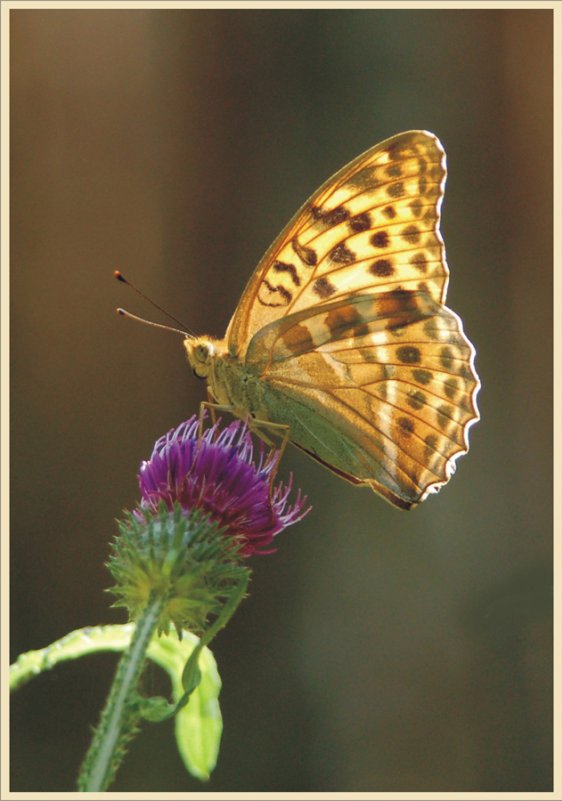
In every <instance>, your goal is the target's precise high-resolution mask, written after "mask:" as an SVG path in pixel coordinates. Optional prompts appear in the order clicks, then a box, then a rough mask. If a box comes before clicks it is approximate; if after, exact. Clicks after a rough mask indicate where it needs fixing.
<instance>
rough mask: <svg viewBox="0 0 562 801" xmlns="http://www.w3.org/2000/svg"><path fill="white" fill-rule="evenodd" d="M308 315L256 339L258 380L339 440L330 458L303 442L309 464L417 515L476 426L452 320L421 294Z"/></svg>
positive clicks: (349, 303) (320, 444) (469, 360)
mask: <svg viewBox="0 0 562 801" xmlns="http://www.w3.org/2000/svg"><path fill="white" fill-rule="evenodd" d="M306 314H307V313H306V312H305V313H304V314H303V313H300V314H299V313H296V314H294V315H290V316H289V317H288V318H285V320H284V321H283V322H276V323H273V324H272V325H270V326H268V327H267V328H266V329H264V330H263V331H262V332H260V334H258V335H256V337H255V338H254V340H253V341H252V344H251V350H250V351H249V355H251V356H252V357H253V358H255V359H256V361H255V365H256V368H257V369H259V370H260V371H261V378H262V380H263V381H265V382H266V384H267V387H268V388H269V389H270V390H273V391H275V392H277V393H281V394H282V395H283V397H284V398H286V399H287V403H291V401H293V402H294V403H296V404H298V405H299V407H300V408H303V407H304V408H307V409H309V410H310V420H311V421H315V420H316V421H317V420H318V418H323V419H324V420H326V421H327V422H328V423H329V425H330V426H333V427H334V428H335V429H336V430H337V431H338V435H339V438H338V448H337V449H336V450H335V451H333V452H332V453H329V452H327V450H326V443H325V441H323V440H322V439H318V441H317V442H314V441H312V444H311V439H310V437H309V436H308V437H307V438H306V446H305V449H306V450H307V451H308V452H309V453H310V454H311V455H312V456H314V457H316V458H318V459H319V460H320V461H322V462H323V463H324V464H326V466H328V467H330V468H331V469H333V470H335V471H336V472H338V473H339V474H340V475H343V476H345V477H347V478H348V479H350V480H351V481H353V482H354V483H359V484H366V485H368V486H371V487H372V488H373V489H374V490H376V491H377V492H379V493H380V494H382V495H383V496H384V497H385V498H387V499H388V500H390V501H391V502H392V503H393V504H395V505H396V506H398V507H401V508H405V509H409V508H411V507H412V506H415V505H416V504H417V503H419V502H420V501H422V500H424V498H425V497H427V495H428V494H429V493H430V492H435V491H437V490H438V489H439V488H440V487H441V486H442V485H443V484H445V483H446V482H447V481H448V480H449V478H450V477H451V475H452V474H453V472H454V468H455V461H456V459H457V458H458V457H459V456H460V455H462V454H463V453H466V452H467V450H468V429H469V427H470V426H471V425H472V424H473V423H474V422H475V421H476V420H477V419H478V411H477V407H476V393H477V391H478V387H479V382H478V378H477V376H476V373H475V371H474V349H473V347H472V345H471V344H470V342H469V341H468V340H467V339H466V337H465V336H464V334H463V330H462V323H461V321H460V319H459V318H458V317H457V315H455V314H454V313H453V312H451V311H450V310H449V309H447V308H446V307H444V306H441V305H439V304H437V303H436V302H435V301H434V300H433V299H432V298H431V297H430V296H429V295H427V294H426V293H424V292H420V291H417V292H407V291H401V292H398V291H396V290H395V291H393V292H389V293H381V294H379V295H375V296H358V297H356V298H352V299H349V300H346V301H343V302H340V303H339V304H338V303H333V304H328V305H326V306H325V307H323V308H322V307H321V308H319V309H317V310H316V311H315V312H314V313H308V316H305V315H306ZM307 417H308V415H307ZM309 428H310V426H309ZM312 428H314V425H313V426H312ZM295 435H296V437H297V439H296V440H295V444H297V445H299V444H301V445H302V443H300V442H299V441H298V432H297V430H296V429H295V431H294V432H293V437H294V436H295Z"/></svg>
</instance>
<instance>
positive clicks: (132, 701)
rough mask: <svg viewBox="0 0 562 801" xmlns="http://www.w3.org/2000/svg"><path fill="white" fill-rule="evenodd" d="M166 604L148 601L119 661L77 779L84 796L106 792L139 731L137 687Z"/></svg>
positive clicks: (163, 599)
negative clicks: (127, 747) (87, 793)
mask: <svg viewBox="0 0 562 801" xmlns="http://www.w3.org/2000/svg"><path fill="white" fill-rule="evenodd" d="M166 600H167V599H166V597H165V596H164V597H162V596H159V597H154V596H153V597H151V598H150V600H149V601H148V603H147V605H146V608H145V610H144V613H143V614H142V615H141V616H140V617H139V619H138V621H137V624H136V627H135V632H134V634H133V638H132V640H131V644H130V646H129V648H128V649H127V650H126V651H125V653H124V654H123V656H122V657H121V659H120V660H119V664H118V665H117V670H116V672H115V678H114V680H113V684H112V687H111V690H110V692H109V696H108V698H107V701H106V704H105V707H104V709H103V711H102V713H101V717H100V722H99V724H98V727H97V729H96V731H95V734H94V738H93V740H92V743H91V745H90V748H89V749H88V753H87V754H86V757H85V759H84V762H83V764H82V768H81V771H80V775H79V777H78V789H79V790H81V791H83V792H96V791H98V792H99V791H100V790H105V789H107V787H108V785H109V784H110V782H111V781H112V779H113V777H114V776H115V773H116V771H117V768H118V767H119V765H120V763H121V761H122V760H123V757H124V756H125V752H126V746H127V744H128V742H129V741H130V740H131V739H132V738H133V737H134V736H135V734H136V733H137V731H138V722H139V713H138V704H137V700H136V688H137V683H138V680H139V678H140V675H141V672H142V669H143V666H144V662H145V656H146V649H147V648H148V645H149V643H150V641H151V639H152V635H153V634H154V631H155V629H156V626H157V623H158V619H159V617H160V613H161V611H162V608H163V606H164V604H165V603H166Z"/></svg>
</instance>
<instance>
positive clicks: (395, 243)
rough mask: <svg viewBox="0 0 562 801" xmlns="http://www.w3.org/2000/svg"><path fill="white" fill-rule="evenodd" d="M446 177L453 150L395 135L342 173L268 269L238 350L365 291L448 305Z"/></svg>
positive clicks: (238, 317) (233, 328)
mask: <svg viewBox="0 0 562 801" xmlns="http://www.w3.org/2000/svg"><path fill="white" fill-rule="evenodd" d="M445 175H446V168H445V153H444V151H443V148H442V147H441V145H440V143H439V140H438V139H437V138H436V137H435V136H433V134H429V133H426V132H424V131H411V132H408V133H404V134H399V135H397V136H395V137H392V138H391V139H388V140H386V141H385V142H383V143H381V144H379V145H377V146H375V147H374V148H371V149H370V150H368V151H367V152H366V153H364V154H363V155H361V156H359V157H358V158H357V159H355V160H354V161H352V162H351V163H350V164H348V165H347V166H346V167H344V168H343V169H342V170H340V171H339V172H338V173H337V174H336V175H335V176H333V177H332V178H331V179H330V180H329V181H327V182H326V184H324V186H322V187H321V188H320V189H319V190H318V191H317V192H316V193H315V194H314V195H313V196H312V197H311V198H310V200H309V201H307V203H305V205H304V206H303V207H302V208H301V209H300V211H299V212H298V213H297V214H296V215H295V217H294V218H293V220H291V222H290V223H289V224H288V225H287V227H286V228H285V230H284V231H283V232H282V233H281V234H280V236H279V237H278V238H277V240H276V241H275V242H274V243H273V245H272V246H271V248H270V249H269V250H268V252H267V253H266V255H265V256H264V258H263V259H262V261H261V262H260V264H259V265H258V267H257V269H256V271H255V273H254V275H253V277H252V279H251V280H250V282H249V284H248V286H247V288H246V290H245V292H244V295H243V297H242V300H241V302H240V304H239V306H238V309H237V310H236V313H235V315H234V317H233V319H232V322H231V324H230V326H229V330H228V332H227V341H228V344H229V349H230V352H231V353H232V354H233V355H234V354H238V355H240V356H242V355H244V353H245V351H246V348H247V346H248V344H249V342H250V340H251V338H252V336H253V335H254V334H255V333H256V332H257V331H259V330H260V329H262V328H263V327H264V326H265V325H267V324H268V323H271V322H273V321H274V320H277V319H280V318H282V317H285V316H287V315H288V314H292V313H293V312H297V311H302V310H304V309H307V308H312V307H315V306H317V305H318V304H319V303H323V302H326V301H334V300H338V299H340V298H342V297H346V296H348V295H351V294H355V293H357V292H362V293H370V294H372V293H376V292H388V291H390V290H392V289H400V288H401V289H408V290H414V289H417V288H421V289H423V290H424V291H425V292H427V293H428V294H429V295H431V297H432V298H433V299H434V300H436V301H437V302H440V303H443V302H444V300H445V291H446V282H447V276H448V270H447V265H446V262H445V252H444V247H443V241H442V238H441V235H440V233H439V217H440V205H441V200H442V197H443V191H444V181H445Z"/></svg>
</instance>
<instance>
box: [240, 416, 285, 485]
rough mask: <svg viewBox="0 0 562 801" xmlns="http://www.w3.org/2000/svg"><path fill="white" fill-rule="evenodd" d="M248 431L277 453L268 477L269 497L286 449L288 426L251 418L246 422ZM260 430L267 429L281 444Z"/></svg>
mask: <svg viewBox="0 0 562 801" xmlns="http://www.w3.org/2000/svg"><path fill="white" fill-rule="evenodd" d="M248 424H249V426H250V429H251V430H252V431H253V433H254V434H255V435H256V436H257V437H259V438H260V439H261V440H262V441H263V442H265V444H266V445H268V446H269V447H270V448H275V450H276V451H277V458H276V464H275V468H274V469H273V470H272V471H271V473H270V476H269V493H270V497H271V492H272V490H273V482H274V480H275V476H276V475H277V471H278V469H279V465H280V463H281V459H282V457H283V454H284V453H285V448H286V447H287V443H288V442H289V433H290V430H291V429H290V426H288V425H287V424H286V423H272V422H270V421H269V420H256V419H255V418H251V419H250V420H249V421H248ZM260 428H261V429H268V431H269V432H270V433H271V434H273V435H274V436H277V437H280V438H281V442H280V443H279V444H277V443H276V442H275V441H274V440H273V439H272V438H271V437H270V436H267V434H266V433H265V432H264V431H260Z"/></svg>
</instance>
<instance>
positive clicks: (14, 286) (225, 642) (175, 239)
mask: <svg viewBox="0 0 562 801" xmlns="http://www.w3.org/2000/svg"><path fill="white" fill-rule="evenodd" d="M10 22H11V151H12V161H11V191H12V196H11V197H12V205H11V226H12V228H11V236H12V239H11V291H12V296H11V297H12V299H11V325H12V329H11V359H12V363H11V388H12V407H11V420H12V439H11V454H12V478H11V481H12V485H11V487H12V538H11V558H12V573H11V575H12V583H11V588H12V606H11V611H12V628H11V639H12V647H13V653H12V658H15V657H16V656H17V654H18V653H19V652H21V651H24V650H27V649H31V648H38V647H40V646H44V645H46V644H47V643H49V642H51V641H52V640H54V639H56V638H58V637H61V636H62V635H64V634H65V633H66V632H68V631H69V630H71V629H74V628H76V627H80V626H85V625H90V624H98V623H104V622H106V623H107V622H121V621H123V619H124V618H123V613H122V612H120V611H117V610H113V609H110V608H109V605H110V603H111V598H110V596H109V595H108V594H107V593H105V592H104V589H105V588H107V587H108V586H109V585H110V584H111V579H110V577H109V574H108V572H107V570H106V569H105V568H104V561H105V560H106V558H107V556H108V543H109V541H110V540H111V538H112V537H113V535H114V533H115V530H116V528H115V523H114V518H115V517H117V516H119V515H120V512H121V510H122V509H123V508H124V507H130V506H132V505H133V504H134V503H135V500H136V498H137V482H136V471H137V467H138V464H139V462H140V460H141V459H143V458H145V457H147V456H148V455H149V454H150V451H151V448H152V445H153V443H154V441H155V439H156V438H157V437H158V436H160V435H161V434H163V433H164V432H166V431H167V430H168V429H169V428H171V427H172V426H174V425H176V424H178V423H179V422H180V421H181V420H183V419H185V418H187V417H189V416H190V415H191V414H192V413H193V412H195V411H196V410H197V409H198V405H199V402H200V400H201V399H203V398H204V386H203V384H202V383H201V382H198V381H197V380H196V379H194V377H193V376H192V374H191V371H190V370H189V369H188V368H187V366H186V363H185V359H184V355H183V348H182V346H181V340H179V339H176V338H174V336H173V335H171V334H167V333H165V332H159V331H156V330H154V329H152V330H151V329H149V328H145V327H142V326H139V325H136V324H134V323H130V322H127V321H125V320H123V319H122V318H118V317H117V316H116V315H115V312H114V309H115V307H116V306H121V305H123V306H126V307H128V308H130V309H131V310H132V311H136V312H137V313H140V314H144V315H147V316H148V317H150V318H155V317H156V314H155V313H154V312H153V310H152V309H151V308H149V307H148V306H146V305H145V304H143V302H142V301H141V299H140V298H138V297H136V296H134V295H133V293H130V292H129V291H128V290H127V289H126V288H125V287H124V286H123V285H121V284H117V283H116V282H115V281H114V280H113V278H112V271H113V270H114V269H115V268H117V267H118V268H120V269H121V270H122V271H123V272H124V273H125V275H127V276H129V277H130V278H131V279H132V280H133V281H135V282H136V283H137V284H138V285H139V286H140V287H142V288H143V289H144V291H145V292H147V293H148V294H149V295H151V296H152V297H153V298H154V299H155V300H156V301H157V302H159V303H160V304H161V305H163V306H164V307H165V308H166V309H169V310H170V312H171V313H172V314H175V315H176V316H179V317H180V318H182V319H183V320H185V321H186V322H187V323H188V324H189V326H191V328H192V329H193V330H194V331H195V332H198V333H208V334H213V335H218V336H222V334H223V333H224V331H225V329H226V326H227V323H228V321H229V319H230V316H231V314H232V312H233V310H234V308H235V305H236V303H237V301H238V298H239V297H240V294H241V292H242V289H243V287H244V285H245V283H246V281H247V279H248V278H249V276H250V273H251V271H252V270H253V268H254V266H255V265H256V263H257V262H258V260H259V258H260V257H261V255H262V254H263V252H264V251H265V249H266V248H267V247H268V246H269V244H270V242H271V241H272V240H273V238H274V237H275V236H276V234H277V233H278V232H279V231H280V230H281V228H282V227H283V226H284V224H285V223H286V222H287V220H288V219H289V218H290V217H291V216H292V214H293V213H294V211H296V209H297V208H298V207H299V206H300V204H301V203H302V202H303V201H304V200H305V199H306V198H307V197H308V195H310V194H311V193H312V191H313V190H314V189H316V187H317V186H318V185H319V184H320V183H321V182H323V181H324V180H325V179H326V178H327V177H328V176H329V175H331V174H332V173H333V172H334V171H335V170H336V169H338V168H339V167H340V166H342V165H343V164H344V163H346V162H347V161H349V160H350V159H352V158H353V157H355V156H356V155H357V154H359V153H360V152H361V151H363V150H365V149H367V148H368V147H370V146H372V145H373V144H375V143H376V142H378V141H380V140H382V139H384V138H386V137H388V136H391V135H392V134H394V133H397V132H399V131H403V130H407V129H411V128H424V129H428V130H431V131H433V132H435V133H436V134H437V135H438V136H439V137H440V138H441V140H442V142H443V144H444V146H445V148H446V151H447V156H448V164H449V179H448V184H447V193H446V197H445V203H444V207H443V212H444V217H443V225H442V228H443V233H444V237H445V242H446V245H447V253H448V259H449V265H450V268H451V283H450V287H449V294H448V305H450V306H451V307H452V308H453V309H454V310H455V311H457V312H458V313H459V314H460V315H461V316H462V318H463V321H464V325H465V330H466V332H467V334H468V336H469V337H470V338H471V339H472V341H473V342H474V343H475V345H476V348H477V350H478V358H477V362H476V364H477V369H478V371H479V373H480V375H481V378H482V383H483V389H482V391H481V393H480V397H479V406H480V410H481V415H482V420H481V422H480V423H478V424H477V425H475V426H474V428H473V429H472V430H471V452H470V454H469V455H468V456H465V457H463V458H462V459H461V460H460V461H459V463H458V469H457V473H456V476H455V477H454V479H453V480H452V481H451V483H450V485H449V486H448V487H446V488H445V489H444V490H443V491H442V493H441V494H440V495H439V496H436V497H432V498H430V499H429V500H428V501H427V503H425V504H424V505H423V506H422V507H421V508H418V509H417V510H415V511H413V512H411V513H404V512H398V511H395V510H394V509H393V508H391V507H390V506H389V505H388V504H386V503H385V502H384V501H383V500H381V499H380V498H379V497H378V496H376V495H374V494H372V493H369V492H368V491H367V490H358V489H356V488H354V487H352V486H350V485H348V484H347V483H345V482H344V481H342V480H340V479H338V478H337V477H335V476H333V475H332V474H330V473H329V472H328V471H326V470H325V469H323V468H322V467H320V466H319V465H317V464H315V463H313V462H311V461H310V460H308V459H307V458H306V457H305V456H303V455H301V454H300V453H297V452H296V451H295V450H294V449H290V451H289V452H288V453H287V455H286V458H285V459H284V464H283V468H282V473H284V474H285V475H287V474H288V472H289V471H293V472H294V473H295V476H296V482H297V485H299V486H302V487H303V488H304V490H305V491H306V493H307V494H308V495H309V497H310V500H311V502H312V504H313V506H314V511H313V513H312V514H311V515H310V516H309V517H308V518H307V519H306V520H305V521H304V522H302V523H301V524H299V525H298V526H297V527H294V528H292V529H290V530H289V531H287V532H286V533H285V534H284V535H283V536H282V537H280V538H279V540H278V545H279V550H278V552H277V553H276V554H275V555H273V556H268V557H261V558H260V557H256V558H254V559H253V562H252V566H253V568H254V577H253V581H252V585H251V596H250V597H249V598H248V599H247V600H246V601H245V602H244V604H243V605H242V606H241V608H240V609H239V611H238V613H237V614H236V616H235V617H234V618H233V620H232V621H231V623H230V625H229V626H228V628H227V629H226V630H225V631H224V632H222V633H221V634H220V635H219V637H218V638H217V640H215V643H214V647H213V650H214V653H215V655H216V657H217V660H218V664H219V669H220V671H221V674H222V679H223V691H222V695H221V701H222V710H223V715H224V721H225V726H224V735H223V741H222V747H221V754H220V757H219V763H218V766H217V769H216V771H215V773H214V775H213V777H212V779H211V781H210V782H209V783H208V784H206V785H201V784H199V783H198V782H197V781H196V780H194V779H192V778H191V777H189V776H188V775H187V774H186V773H185V770H184V768H183V766H182V763H181V761H180V758H179V756H178V755H177V753H176V750H175V745H174V740H173V729H172V724H171V723H169V724H163V725H160V726H151V727H149V726H148V725H147V726H146V727H145V728H144V730H143V733H142V735H141V736H140V737H139V738H138V740H137V741H136V742H135V743H134V745H133V747H132V749H131V752H130V754H129V756H128V757H127V759H126V761H125V763H124V764H123V766H122V769H121V771H120V773H119V776H118V779H117V781H116V782H115V784H114V785H113V787H112V788H111V789H113V790H116V791H153V792H158V791H161V792H164V791H198V792H202V791H203V792H206V791H349V792H351V791H365V792H374V791H381V792H383V791H384V792H392V791H402V792H406V791H547V790H549V789H551V787H552V750H551V731H552V711H551V702H552V687H551V679H552V663H551V658H552V653H551V634H552V629H551V596H552V559H551V556H552V519H551V509H552V468H551V465H552V461H551V459H552V447H551V442H552V436H551V421H552V405H551V404H552V353H551V342H552V315H551V308H552V38H553V31H552V12H551V11H548V10H504V11H501V10H469V11H461V10H458V11H456V10H443V11H430V10H422V9H420V10H361V11H359V10H301V9H297V8H295V9H292V10H259V9H256V10H235V9H232V10H210V11H202V10H94V11H90V10H46V9H45V10H15V11H14V10H12V11H11V14H10ZM115 659H116V658H115V656H111V655H108V656H107V657H105V656H98V657H91V658H88V659H84V660H80V661H78V662H77V663H74V664H66V665H64V666H62V667H59V668H57V669H56V670H55V671H53V672H52V673H50V674H49V675H45V676H42V677H41V678H39V679H37V680H35V681H34V682H32V683H31V684H30V685H28V686H26V687H25V688H24V689H22V690H21V691H20V692H19V693H17V695H16V696H15V697H14V698H13V704H12V711H11V722H12V740H11V752H12V760H13V761H12V784H11V789H12V790H13V791H47V790H50V791H71V790H72V789H73V788H74V782H75V777H76V774H77V770H78V766H79V764H80V762H81V759H82V757H83V755H84V753H85V750H86V748H87V746H88V743H89V738H90V727H91V726H92V725H93V724H95V723H96V722H97V718H98V712H99V709H100V707H101V705H102V703H103V701H104V699H105V695H106V692H107V689H108V687H109V683H110V681H111V678H112V675H113V670H114V665H115Z"/></svg>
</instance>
